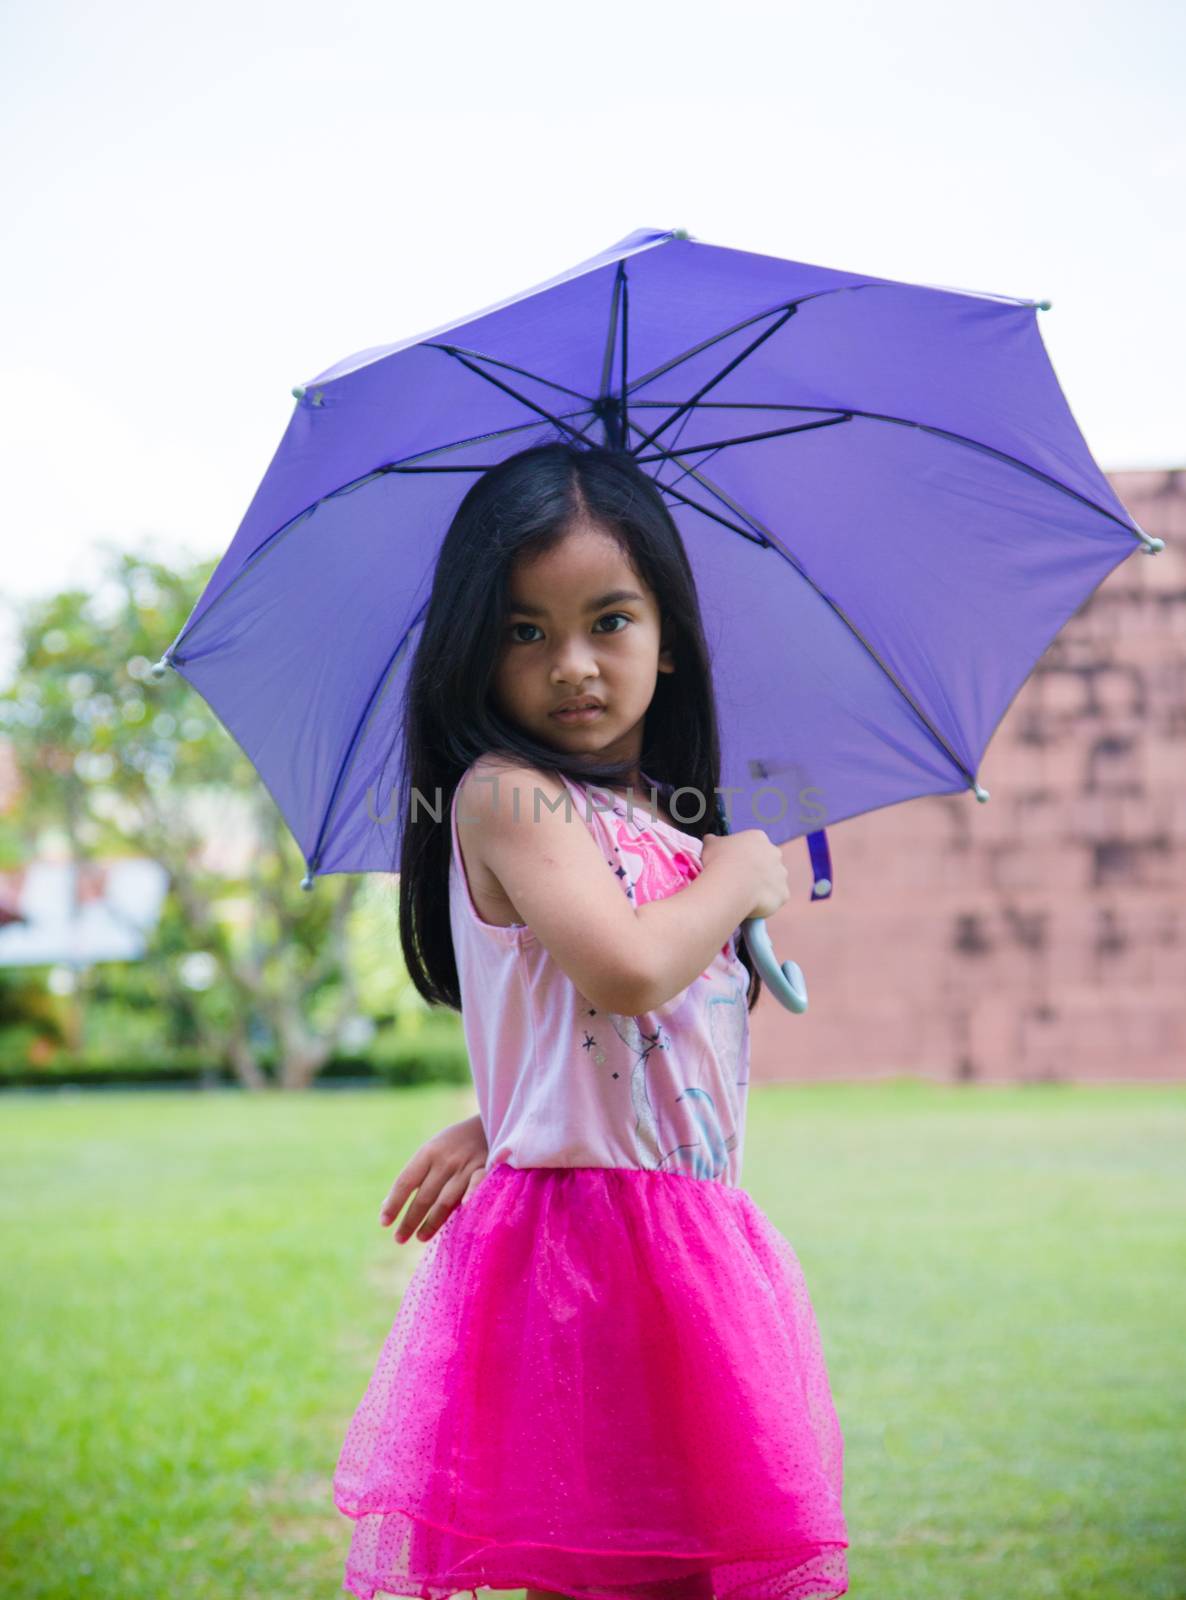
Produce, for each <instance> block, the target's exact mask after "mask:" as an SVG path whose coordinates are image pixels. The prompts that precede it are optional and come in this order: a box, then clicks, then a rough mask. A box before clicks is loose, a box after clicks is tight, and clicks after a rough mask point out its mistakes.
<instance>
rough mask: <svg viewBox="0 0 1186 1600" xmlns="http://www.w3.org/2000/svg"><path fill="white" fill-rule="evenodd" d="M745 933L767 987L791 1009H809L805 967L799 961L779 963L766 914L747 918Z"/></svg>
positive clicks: (800, 1010) (743, 933)
mask: <svg viewBox="0 0 1186 1600" xmlns="http://www.w3.org/2000/svg"><path fill="white" fill-rule="evenodd" d="M741 932H742V935H743V937H744V939H745V942H746V945H747V946H748V948H749V953H750V955H751V956H752V957H753V962H754V966H755V967H757V969H758V971H759V972H760V973H761V975H762V980H763V982H764V983H765V984H766V985H767V987H768V988H770V989H772V990H773V991H774V993H775V995H776V996H777V997H778V999H779V1000H780V1001H781V1002H782V1004H783V1005H784V1006H785V1007H786V1008H787V1010H788V1011H794V1012H796V1013H802V1012H804V1011H806V1010H807V984H806V983H805V982H804V979H803V968H802V967H801V966H800V965H799V964H798V962H797V961H784V962H782V963H781V964H780V963H779V960H778V957H777V956H776V955H775V954H774V947H773V945H772V944H771V943H770V935H769V934H768V933H767V932H766V919H765V917H747V918H746V920H745V921H744V922H743V923H742V924H741Z"/></svg>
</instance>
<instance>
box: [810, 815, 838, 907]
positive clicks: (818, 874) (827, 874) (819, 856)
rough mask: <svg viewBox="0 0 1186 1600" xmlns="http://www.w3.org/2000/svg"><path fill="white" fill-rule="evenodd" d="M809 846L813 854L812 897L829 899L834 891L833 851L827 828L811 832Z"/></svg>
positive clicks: (814, 898)
mask: <svg viewBox="0 0 1186 1600" xmlns="http://www.w3.org/2000/svg"><path fill="white" fill-rule="evenodd" d="M807 848H808V851H809V852H810V854H811V877H812V884H811V898H812V899H813V900H827V899H829V898H830V896H831V893H832V852H831V851H830V850H829V849H828V833H827V829H826V828H819V829H817V830H816V832H815V833H809V834H808V835H807Z"/></svg>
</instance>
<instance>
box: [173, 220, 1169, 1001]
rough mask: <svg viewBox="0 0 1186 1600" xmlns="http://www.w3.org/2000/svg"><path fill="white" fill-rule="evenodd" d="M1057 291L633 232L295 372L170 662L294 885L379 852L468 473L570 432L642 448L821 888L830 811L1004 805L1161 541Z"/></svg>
mask: <svg viewBox="0 0 1186 1600" xmlns="http://www.w3.org/2000/svg"><path fill="white" fill-rule="evenodd" d="M1047 305H1048V303H1047V302H1044V301H1034V300H1020V299H1014V298H1011V297H1009V296H1006V295H993V294H980V293H973V292H968V291H962V290H953V289H946V288H938V287H934V286H930V285H920V284H909V283H898V282H895V281H894V280H892V279H888V278H875V277H870V276H868V275H867V274H864V273H855V272H839V271H834V270H832V269H830V268H826V267H817V266H808V265H806V264H804V263H802V262H798V261H784V260H781V259H779V258H777V257H775V256H765V255H755V254H752V253H750V252H748V251H742V250H730V249H724V248H721V247H719V246H715V245H709V244H704V243H702V242H700V241H699V240H696V239H694V238H692V237H691V236H690V235H689V234H687V233H686V232H684V231H683V230H678V229H677V230H674V231H673V230H657V229H647V228H644V229H639V230H637V231H636V232H634V233H632V234H629V235H628V236H627V237H626V238H624V239H621V240H619V242H618V243H617V244H615V245H612V246H611V247H610V248H609V249H608V250H605V251H603V252H602V253H601V254H600V255H597V256H594V257H592V258H591V259H590V260H588V261H584V262H581V263H580V265H579V266H576V267H573V268H572V269H571V270H570V271H568V272H565V273H562V274H561V275H560V276H559V277H556V278H552V279H550V280H549V281H548V282H547V283H544V284H540V285H538V286H537V287H536V288H534V289H530V290H527V291H525V292H524V293H523V294H520V295H516V296H514V297H513V298H511V299H509V300H506V301H503V302H501V303H500V304H498V305H496V306H491V307H489V308H487V309H486V310H484V311H481V312H478V313H476V314H474V315H472V316H470V317H467V318H465V319H464V320H462V321H459V322H454V323H451V324H449V325H448V326H447V327H444V328H437V329H434V330H433V331H432V332H431V333H428V334H423V335H420V336H418V337H416V338H412V339H406V340H403V341H402V342H400V343H398V344H391V345H382V346H376V347H375V348H372V349H369V350H363V351H360V352H359V353H358V354H357V355H354V356H350V357H348V358H347V359H346V360H344V361H341V362H339V363H338V364H337V365H336V366H333V367H330V368H328V369H327V370H326V371H325V372H322V373H321V374H319V376H318V377H316V378H313V379H311V380H310V381H309V382H308V383H306V384H303V385H302V386H300V387H299V388H297V389H294V391H293V393H294V395H295V396H296V400H297V404H296V408H295V410H294V412H293V415H292V418H291V420H290V421H289V424H288V427H287V429H286V431H285V433H284V437H283V438H282V439H281V441H280V445H279V448H278V449H277V451H276V454H275V456H274V458H273V460H272V463H271V465H270V466H269V468H268V470H267V472H266V473H265V475H264V478H263V481H262V482H261V484H260V486H259V488H258V489H257V490H256V493H255V497H254V499H253V500H252V502H251V505H250V506H249V507H248V509H247V513H246V515H245V516H244V518H243V521H242V523H241V524H240V526H239V530H238V532H237V533H236V535H235V537H234V539H233V540H232V541H231V544H230V547H229V549H228V550H227V552H226V554H225V555H224V556H223V558H222V560H221V561H220V562H219V564H218V566H217V568H216V569H215V571H214V573H213V575H212V576H211V578H210V581H209V583H208V584H207V585H206V588H205V590H204V591H203V593H202V595H201V597H200V599H199V600H198V602H197V604H196V605H195V606H194V609H193V611H192V612H191V614H190V616H189V618H188V619H187V621H186V623H185V626H184V627H183V628H182V629H181V632H180V633H179V634H178V636H177V638H176V639H175V640H174V641H173V643H172V644H171V645H170V647H169V648H168V650H166V652H165V654H164V655H163V656H162V658H161V660H160V661H159V662H158V663H157V665H156V666H155V667H154V669H153V671H154V674H155V675H156V676H157V677H160V676H162V675H163V673H164V671H165V668H166V667H167V666H171V667H173V668H174V670H175V671H177V672H179V673H180V674H181V676H182V677H184V678H185V679H186V680H187V681H188V682H189V683H191V684H192V685H193V687H194V688H195V689H197V691H198V692H199V693H200V694H201V695H202V697H203V699H205V700H206V701H207V703H208V704H209V705H210V707H211V709H212V710H213V711H214V713H215V714H216V715H217V716H218V717H219V719H220V720H221V721H222V722H223V724H224V725H225V726H226V727H227V728H228V729H229V731H230V732H231V733H232V734H233V735H234V737H235V739H236V740H237V742H238V743H239V745H240V746H241V747H242V749H243V750H244V751H245V753H246V754H247V755H248V757H249V758H250V759H251V761H252V762H253V763H254V765H255V767H256V769H257V770H258V772H259V774H260V776H261V778H262V779H263V782H264V783H265V785H266V786H267V788H268V790H269V792H270V794H271V795H272V798H273V799H274V800H275V802H276V804H277V806H278V807H279V809H280V812H281V814H282V815H283V817H284V819H285V821H286V823H287V825H288V827H289V828H290V829H291V831H292V834H293V836H294V838H295V839H296V841H297V843H298V845H299V846H300V848H301V851H302V853H303V854H304V857H305V860H306V863H307V868H308V871H307V874H306V876H305V878H304V879H303V880H302V882H303V887H305V888H311V887H312V883H313V879H314V877H315V876H316V875H318V874H326V873H334V872H367V871H390V870H392V863H393V861H394V860H396V859H398V849H399V842H400V836H401V831H402V830H401V826H400V823H401V814H402V807H401V806H400V805H399V804H398V803H397V798H398V796H399V794H400V793H401V792H402V791H401V788H400V781H399V773H398V772H393V771H389V770H388V767H389V760H388V758H389V756H390V753H391V751H392V749H393V748H394V747H395V745H396V743H397V736H398V725H399V713H400V703H401V695H402V687H403V680H404V676H405V673H406V670H407V666H408V663H409V660H410V656H411V653H412V650H413V649H414V646H415V642H416V637H417V629H418V624H419V622H420V619H421V616H422V614H423V610H424V607H425V605H426V602H427V599H428V594H429V590H430V588H431V584H432V575H433V567H434V564H435V560H436V555H437V551H438V548H439V545H440V541H441V539H442V538H443V536H444V532H445V530H446V528H447V527H448V525H449V522H450V520H451V518H452V515H453V512H454V510H455V509H456V507H457V504H458V502H459V501H460V499H461V497H462V495H463V494H464V493H465V490H466V489H467V488H468V487H469V484H470V483H471V482H472V481H473V478H474V475H475V474H477V473H479V472H481V471H482V470H484V469H485V468H486V467H488V466H490V465H492V464H493V463H495V462H497V461H499V460H501V459H503V458H504V457H505V456H507V455H509V454H511V453H513V452H515V451H518V450H521V449H524V448H526V447H527V446H528V445H531V444H536V443H541V442H543V441H545V440H547V439H553V438H555V437H556V436H557V435H558V434H559V435H561V436H563V437H566V438H573V439H578V440H583V441H588V442H590V443H608V444H611V445H615V446H619V447H625V448H628V449H629V450H631V451H632V452H633V453H634V455H635V457H636V459H637V460H638V461H639V463H640V464H642V465H643V466H645V467H646V468H647V469H648V470H649V471H650V472H651V474H652V476H653V477H654V480H655V482H656V483H657V484H658V485H659V487H660V489H661V490H662V493H663V496H664V499H665V500H666V502H667V505H668V507H669V509H670V511H671V513H672V515H673V516H674V518H675V520H676V522H677V524H678V525H679V529H680V532H681V534H682V536H683V540H684V543H685V545H686V547H687V550H688V555H689V558H690V560H691V563H692V566H693V569H694V571H695V574H696V580H697V585H698V589H699V593H700V599H701V605H702V609H703V613H704V622H705V629H706V633H707V636H708V640H709V645H710V648H711V650H712V654H713V660H714V678H715V685H716V693H717V697H718V707H719V713H720V729H721V741H722V790H723V799H724V806H725V813H726V815H725V817H724V818H722V825H723V826H725V827H730V828H737V827H745V828H749V827H758V828H763V829H764V830H765V831H766V833H767V834H768V836H769V837H770V838H771V839H772V840H773V841H774V843H776V844H781V843H784V842H785V841H787V840H789V839H794V838H798V837H799V836H800V835H803V836H805V837H806V839H807V842H808V845H809V848H810V850H811V859H812V866H813V879H814V882H813V889H812V899H813V900H814V899H822V898H826V897H827V896H828V895H829V894H830V893H831V871H830V862H829V857H828V851H827V839H826V834H825V832H824V829H825V825H831V824H833V823H837V822H840V821H842V820H843V819H845V818H847V817H854V816H857V815H859V814H861V813H862V812H866V811H873V810H876V809H878V808H879V807H881V806H887V805H893V804H895V803H897V802H898V801H901V800H909V799H911V798H912V797H914V796H916V795H926V794H951V793H956V792H958V791H959V790H961V789H968V790H970V791H971V792H972V793H974V794H975V796H976V798H977V799H978V800H987V799H988V791H987V790H986V789H984V788H983V787H982V786H981V784H980V782H979V777H978V774H979V769H980V763H981V760H982V758H983V755H984V751H985V749H986V748H987V746H988V743H989V741H990V739H991V738H992V735H993V733H994V732H995V730H996V728H997V726H998V725H999V723H1000V721H1001V719H1002V717H1003V716H1004V714H1005V712H1006V710H1007V709H1008V707H1009V705H1010V704H1011V703H1012V701H1013V699H1014V697H1015V696H1016V694H1017V692H1018V690H1019V689H1020V688H1021V686H1022V684H1023V683H1024V682H1025V680H1026V678H1027V677H1028V676H1029V674H1030V672H1031V671H1032V669H1033V667H1034V666H1035V664H1036V663H1037V661H1038V659H1039V658H1040V657H1041V655H1042V654H1043V652H1044V651H1045V650H1046V648H1047V646H1048V645H1049V644H1050V642H1051V640H1052V639H1053V638H1054V636H1055V634H1057V632H1058V631H1059V629H1060V628H1061V627H1062V626H1063V624H1064V623H1065V622H1066V621H1067V620H1068V618H1070V617H1071V616H1072V615H1073V614H1074V613H1075V611H1076V610H1078V608H1079V607H1080V606H1082V605H1083V603H1084V601H1085V600H1086V599H1087V598H1088V597H1089V596H1090V595H1091V594H1092V592H1093V591H1094V590H1095V589H1096V588H1097V587H1098V585H1099V584H1100V583H1102V582H1103V580H1104V579H1105V578H1106V577H1107V576H1108V574H1109V573H1110V572H1111V571H1112V569H1113V568H1114V567H1116V566H1118V565H1119V564H1120V562H1121V561H1123V560H1124V559H1125V557H1126V556H1128V555H1129V554H1131V553H1132V551H1134V550H1138V549H1141V550H1144V551H1146V552H1147V553H1152V552H1155V551H1157V550H1160V549H1161V548H1162V541H1161V540H1160V539H1154V538H1151V537H1150V536H1149V535H1148V534H1146V533H1144V532H1143V531H1142V529H1141V528H1139V527H1138V526H1137V524H1136V523H1135V522H1134V521H1133V519H1132V517H1131V516H1130V515H1129V513H1128V511H1127V510H1126V509H1125V508H1124V506H1123V505H1122V504H1121V502H1120V500H1119V499H1118V498H1117V496H1116V494H1115V492H1114V491H1113V489H1112V486H1111V485H1110V484H1109V482H1108V480H1107V478H1106V477H1105V476H1104V474H1103V472H1102V471H1101V470H1100V468H1099V466H1098V465H1097V464H1096V462H1095V460H1094V459H1093V457H1092V455H1091V453H1090V451H1089V450H1088V448H1087V444H1086V441H1085V440H1084V438H1083V436H1082V434H1081V433H1080V431H1079V428H1078V426H1077V425H1076V423H1075V420H1074V418H1073V416H1072V415H1071V412H1070V410H1069V408H1068V406H1067V403H1066V400H1065V398H1064V396H1063V393H1062V390H1061V388H1060V387H1059V383H1058V380H1057V378H1056V376H1055V373H1054V369H1053V367H1052V366H1051V363H1050V359H1049V357H1048V355H1047V353H1046V349H1045V347H1044V345H1043V343H1042V339H1041V336H1040V334H1039V332H1038V325H1037V316H1036V312H1037V310H1038V309H1040V308H1041V309H1045V308H1046V307H1047ZM344 641H345V642H347V643H348V647H347V648H343V647H342V645H343V642H344ZM678 793H679V791H677V795H676V797H673V803H674V804H677V805H678V798H677V797H678ZM677 820H681V817H680V816H677ZM682 820H683V821H685V822H687V821H691V820H694V818H693V817H692V816H691V815H690V814H688V813H687V812H685V813H683V814H682ZM744 931H745V934H746V938H747V942H748V943H749V945H750V949H751V952H752V953H753V956H754V959H755V962H756V964H757V965H758V967H759V969H760V970H761V972H762V975H763V977H764V978H765V979H766V981H767V982H768V983H769V984H770V985H771V987H772V988H773V989H774V990H775V992H776V994H778V996H779V998H780V1000H781V1001H782V1002H783V1003H784V1004H785V1005H787V1006H788V1007H789V1008H790V1009H791V1010H794V1011H802V1010H803V1009H805V1007H806V988H805V986H804V984H803V979H802V973H801V972H800V970H799V968H798V967H797V966H796V965H795V963H793V962H786V963H784V964H783V965H782V966H781V967H780V966H779V964H778V963H777V962H776V961H775V958H774V955H773V952H772V951H771V949H770V945H769V940H768V938H767V937H766V935H765V926H764V923H762V922H761V920H760V919H754V920H752V921H751V922H749V923H747V924H746V925H745V929H744Z"/></svg>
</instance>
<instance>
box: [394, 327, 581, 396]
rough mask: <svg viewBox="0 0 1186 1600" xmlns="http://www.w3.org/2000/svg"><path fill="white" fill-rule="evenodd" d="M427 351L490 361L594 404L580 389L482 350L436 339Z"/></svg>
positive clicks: (429, 343) (425, 346) (430, 341)
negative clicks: (444, 342)
mask: <svg viewBox="0 0 1186 1600" xmlns="http://www.w3.org/2000/svg"><path fill="white" fill-rule="evenodd" d="M423 348H424V349H426V350H443V351H444V352H445V354H446V355H450V356H469V357H470V358H471V359H472V360H474V361H488V362H489V363H490V365H491V366H492V367H502V368H503V370H504V371H506V372H517V373H518V374H519V376H520V377H521V378H530V379H531V381H532V383H542V384H544V385H545V386H546V387H547V388H549V389H559V390H560V392H561V394H570V395H572V397H573V399H574V400H583V401H584V402H585V404H586V405H587V406H591V405H592V404H593V402H592V400H591V399H590V398H589V396H588V395H587V394H582V393H581V391H580V390H579V389H570V388H569V387H568V385H567V384H566V383H557V381H556V380H555V378H545V377H543V376H541V374H540V373H538V372H529V371H528V370H527V368H526V367H517V366H515V364H514V362H513V361H502V360H500V359H499V357H498V356H488V355H485V354H483V352H482V351H481V350H467V349H466V347H465V346H464V345H460V344H441V343H440V341H439V340H436V339H426V340H425V341H424V346H423Z"/></svg>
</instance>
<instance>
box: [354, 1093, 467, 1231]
mask: <svg viewBox="0 0 1186 1600" xmlns="http://www.w3.org/2000/svg"><path fill="white" fill-rule="evenodd" d="M486 1156H487V1145H486V1134H485V1130H484V1129H483V1127H482V1119H481V1117H480V1116H473V1117H467V1118H466V1119H465V1121H464V1122H452V1123H450V1124H449V1126H448V1127H447V1128H442V1129H441V1131H440V1133H436V1134H433V1136H432V1138H431V1139H429V1140H427V1142H426V1143H424V1144H422V1145H421V1146H420V1148H419V1150H417V1152H416V1154H415V1155H414V1156H413V1157H412V1159H411V1160H410V1161H409V1162H408V1163H407V1165H406V1166H405V1167H404V1169H403V1171H402V1172H401V1173H400V1174H399V1176H398V1177H397V1178H396V1180H395V1182H394V1183H393V1184H392V1185H391V1188H390V1189H389V1190H388V1192H387V1198H386V1200H384V1202H383V1205H382V1208H381V1209H380V1211H379V1224H380V1226H381V1227H384V1228H385V1227H386V1226H387V1224H388V1223H389V1222H390V1221H391V1220H392V1218H393V1217H397V1216H398V1215H399V1213H400V1211H401V1210H402V1209H403V1205H404V1202H405V1201H406V1200H407V1198H408V1196H409V1195H410V1194H411V1193H412V1191H413V1190H415V1192H416V1197H415V1199H414V1200H413V1201H412V1203H411V1205H410V1206H409V1207H408V1209H407V1211H406V1212H405V1213H404V1218H403V1221H402V1222H401V1223H400V1225H399V1227H398V1228H397V1229H396V1230H395V1234H394V1236H393V1237H394V1238H395V1240H396V1243H397V1244H403V1243H404V1242H405V1240H406V1239H407V1238H408V1237H409V1235H410V1234H412V1233H414V1232H416V1230H417V1229H419V1233H418V1237H419V1238H421V1239H431V1238H432V1236H433V1234H434V1233H436V1231H437V1230H438V1228H440V1226H441V1224H442V1223H443V1222H445V1221H446V1219H447V1218H448V1217H449V1216H450V1215H451V1214H452V1213H453V1212H454V1211H455V1210H456V1209H457V1207H458V1206H460V1205H464V1204H465V1202H466V1201H467V1200H468V1199H469V1197H470V1195H471V1194H472V1193H473V1192H474V1190H475V1189H476V1188H477V1187H478V1185H479V1184H480V1183H481V1181H482V1179H483V1178H484V1177H485V1175H486Z"/></svg>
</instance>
